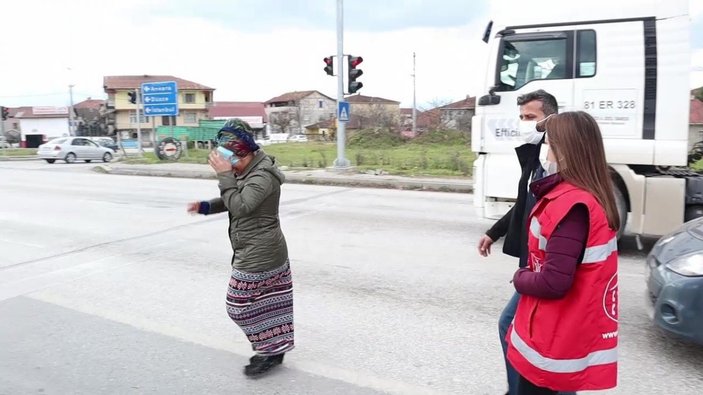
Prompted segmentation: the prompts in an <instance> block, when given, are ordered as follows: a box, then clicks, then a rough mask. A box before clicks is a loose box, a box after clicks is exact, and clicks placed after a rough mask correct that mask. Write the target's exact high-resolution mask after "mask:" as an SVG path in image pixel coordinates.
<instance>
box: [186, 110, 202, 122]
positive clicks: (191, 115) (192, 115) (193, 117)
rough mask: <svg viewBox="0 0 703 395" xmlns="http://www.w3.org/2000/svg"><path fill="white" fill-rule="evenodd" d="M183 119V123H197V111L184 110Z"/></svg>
mask: <svg viewBox="0 0 703 395" xmlns="http://www.w3.org/2000/svg"><path fill="white" fill-rule="evenodd" d="M183 121H184V122H185V123H198V113H196V112H184V113H183Z"/></svg>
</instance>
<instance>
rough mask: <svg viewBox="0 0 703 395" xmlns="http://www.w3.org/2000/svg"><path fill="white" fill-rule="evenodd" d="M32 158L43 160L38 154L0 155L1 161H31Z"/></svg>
mask: <svg viewBox="0 0 703 395" xmlns="http://www.w3.org/2000/svg"><path fill="white" fill-rule="evenodd" d="M30 160H41V159H39V157H38V156H2V155H0V162H20V161H30Z"/></svg>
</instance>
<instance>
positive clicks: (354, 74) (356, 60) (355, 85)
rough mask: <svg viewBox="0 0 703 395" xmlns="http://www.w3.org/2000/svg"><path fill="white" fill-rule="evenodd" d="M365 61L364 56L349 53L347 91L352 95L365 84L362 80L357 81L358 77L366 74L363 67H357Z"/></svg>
mask: <svg viewBox="0 0 703 395" xmlns="http://www.w3.org/2000/svg"><path fill="white" fill-rule="evenodd" d="M363 61H364V58H362V57H361V56H352V55H349V59H348V60H347V62H348V65H349V67H348V69H347V78H348V82H347V91H348V92H349V94H350V95H351V94H353V93H356V91H358V90H359V89H361V88H362V87H363V86H364V84H362V83H361V82H357V81H356V79H357V78H359V77H361V76H362V75H363V74H364V72H363V71H361V69H357V68H356V66H358V65H360V64H361V62H363Z"/></svg>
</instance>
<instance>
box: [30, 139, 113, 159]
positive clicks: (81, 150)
mask: <svg viewBox="0 0 703 395" xmlns="http://www.w3.org/2000/svg"><path fill="white" fill-rule="evenodd" d="M37 155H39V158H40V159H44V160H45V161H47V162H49V163H54V162H56V161H57V160H63V161H65V162H66V163H74V162H76V161H77V160H82V161H85V162H86V163H90V161H93V160H102V161H103V162H109V161H111V160H112V158H113V156H114V151H113V150H111V149H110V148H107V147H102V146H100V145H98V144H96V143H95V142H93V141H91V140H89V139H87V138H84V137H61V138H57V139H53V140H51V141H49V142H48V143H46V144H42V145H40V146H39V150H38V151H37Z"/></svg>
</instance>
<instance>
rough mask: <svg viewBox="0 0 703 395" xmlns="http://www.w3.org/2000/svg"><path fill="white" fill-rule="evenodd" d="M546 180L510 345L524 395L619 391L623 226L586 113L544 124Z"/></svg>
mask: <svg viewBox="0 0 703 395" xmlns="http://www.w3.org/2000/svg"><path fill="white" fill-rule="evenodd" d="M546 129H547V133H546V135H547V137H546V141H545V144H548V145H549V151H548V154H547V159H546V160H544V161H543V167H544V170H545V171H546V173H547V174H548V175H547V176H546V177H544V178H542V179H540V180H538V181H535V182H534V183H532V184H531V185H530V188H531V190H532V192H533V193H534V195H535V196H536V197H537V198H538V199H539V200H538V202H537V204H536V205H535V208H534V209H533V211H532V214H531V215H530V219H529V221H528V226H529V236H528V237H529V239H528V267H527V268H522V269H519V270H518V271H517V272H516V273H515V276H514V277H513V283H514V285H515V289H516V290H517V292H519V293H520V294H521V298H520V302H519V304H518V308H517V313H516V315H515V319H514V321H513V325H512V326H511V329H510V331H509V332H508V335H507V341H508V343H509V346H508V359H509V360H510V363H511V364H512V365H513V366H514V367H515V369H516V370H517V371H518V373H519V374H520V376H521V377H520V382H519V385H518V394H521V395H527V394H557V393H558V392H560V391H561V392H565V391H579V390H602V389H607V388H613V387H615V386H616V382H617V341H618V321H617V320H618V288H617V286H618V279H617V269H618V267H617V266H618V251H617V237H616V230H617V229H618V228H619V226H620V223H619V222H620V219H619V216H618V211H617V208H616V205H615V198H614V195H613V187H612V183H611V181H610V172H609V170H608V165H607V163H606V161H605V150H604V149H603V139H602V136H601V133H600V129H599V128H598V124H597V123H596V121H595V120H594V119H593V117H591V116H590V115H588V114H587V113H585V112H581V111H579V112H567V113H563V114H559V115H554V116H552V117H551V118H550V119H549V120H547V122H546Z"/></svg>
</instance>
